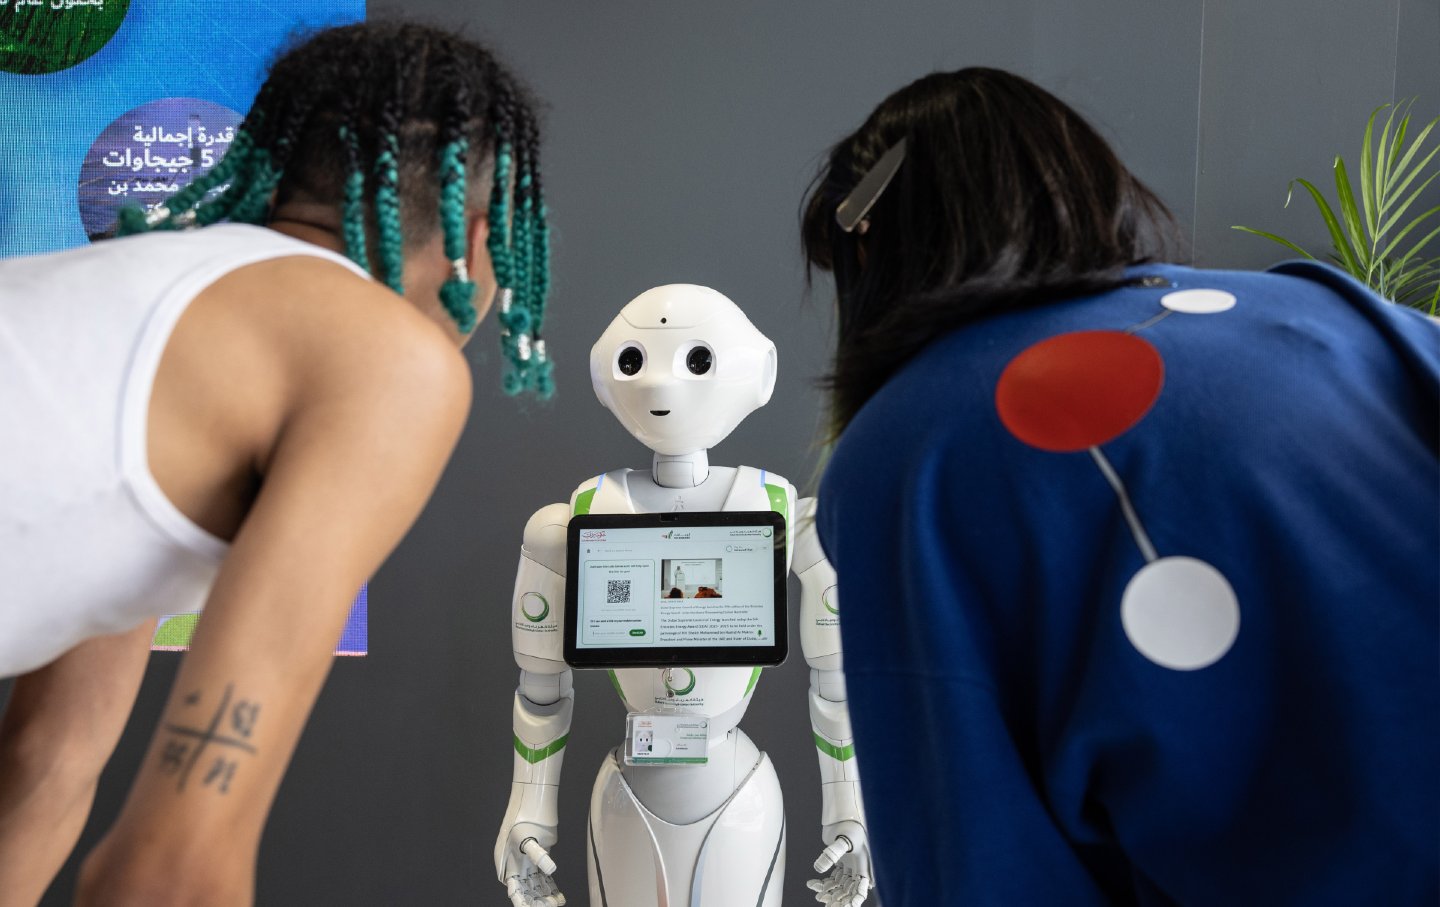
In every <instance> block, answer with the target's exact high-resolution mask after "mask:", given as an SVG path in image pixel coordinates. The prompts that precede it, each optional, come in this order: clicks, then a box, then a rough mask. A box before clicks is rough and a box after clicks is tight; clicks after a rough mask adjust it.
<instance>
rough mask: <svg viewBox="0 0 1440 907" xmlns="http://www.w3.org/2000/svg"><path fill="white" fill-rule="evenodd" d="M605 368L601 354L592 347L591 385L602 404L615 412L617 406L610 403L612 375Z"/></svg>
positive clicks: (597, 345)
mask: <svg viewBox="0 0 1440 907" xmlns="http://www.w3.org/2000/svg"><path fill="white" fill-rule="evenodd" d="M599 346H600V344H598V343H597V344H596V345H595V347H596V349H598V348H599ZM603 369H604V367H603V366H602V365H601V360H600V357H599V355H598V354H597V353H596V351H595V349H592V350H591V351H590V386H591V387H592V388H594V390H595V399H597V400H599V401H600V405H601V406H603V407H605V408H606V409H608V410H610V411H611V412H614V411H615V408H614V407H613V406H611V405H610V384H609V378H610V376H609V375H607V374H605V373H604V370H603Z"/></svg>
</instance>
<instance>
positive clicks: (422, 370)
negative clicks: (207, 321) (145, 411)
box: [206, 255, 470, 416]
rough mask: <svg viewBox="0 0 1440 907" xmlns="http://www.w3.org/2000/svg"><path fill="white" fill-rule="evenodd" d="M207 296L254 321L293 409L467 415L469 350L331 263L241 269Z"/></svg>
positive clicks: (292, 259) (282, 262) (301, 258)
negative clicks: (364, 407)
mask: <svg viewBox="0 0 1440 907" xmlns="http://www.w3.org/2000/svg"><path fill="white" fill-rule="evenodd" d="M206 293H207V295H212V294H213V295H214V296H216V297H217V298H216V299H215V300H214V305H215V307H216V308H218V309H222V310H228V311H230V312H232V313H233V314H234V315H235V316H236V320H237V321H241V322H243V324H244V327H243V330H244V331H245V332H246V333H248V334H249V335H250V336H251V337H252V338H253V340H254V342H255V344H256V346H257V347H262V348H264V349H265V350H268V351H269V352H268V354H262V357H263V358H264V359H266V360H268V361H267V362H265V363H264V366H266V367H269V368H273V369H276V370H277V372H278V374H279V375H282V376H284V377H285V378H286V379H288V380H287V381H286V382H285V383H286V384H287V385H288V387H287V390H288V391H289V394H288V396H289V397H290V402H291V403H292V405H293V406H300V405H305V404H311V403H317V402H320V401H324V400H335V399H338V398H343V399H357V398H368V399H370V400H371V402H372V403H373V404H374V405H375V406H377V407H378V408H380V411H379V412H377V415H385V416H392V415H394V414H395V413H394V410H395V409H400V410H404V411H407V412H411V413H413V414H414V415H416V416H423V415H426V414H429V415H432V416H434V415H441V414H443V413H450V414H452V415H453V414H461V415H462V416H463V413H464V412H465V411H466V410H467V409H468V407H469V402H470V371H469V367H468V365H467V364H466V362H465V359H464V357H463V356H462V355H461V353H460V351H459V349H458V348H457V347H456V345H455V344H454V343H453V342H452V341H451V340H450V338H449V337H448V336H447V335H446V334H445V332H444V331H442V330H441V329H440V327H439V326H438V325H436V324H435V323H434V322H432V321H431V320H430V319H429V318H427V317H426V316H425V315H424V314H422V313H421V312H420V311H419V310H418V309H416V308H415V307H414V306H413V305H411V304H410V303H408V302H406V301H405V300H404V299H401V298H399V297H397V296H396V295H395V294H394V293H392V292H391V291H390V290H389V289H387V288H385V287H383V286H381V285H380V284H377V283H375V282H374V281H371V280H368V279H366V278H364V277H361V276H359V275H357V274H355V273H354V272H353V271H351V270H349V269H348V268H345V267H343V266H342V265H340V264H337V263H335V262H333V261H329V260H327V259H324V258H319V257H315V256H306V255H296V256H289V257H285V258H276V259H271V260H268V261H264V262H259V263H256V264H254V265H250V266H248V267H245V268H241V269H239V270H237V271H235V272H233V273H232V274H230V275H228V276H227V277H226V278H224V279H223V280H221V281H219V282H217V283H216V284H215V286H213V287H212V288H211V289H210V290H207V291H206Z"/></svg>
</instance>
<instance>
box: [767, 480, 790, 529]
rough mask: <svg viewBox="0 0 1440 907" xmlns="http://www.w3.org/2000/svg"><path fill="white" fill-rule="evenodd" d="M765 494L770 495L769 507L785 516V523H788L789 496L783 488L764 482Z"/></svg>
mask: <svg viewBox="0 0 1440 907" xmlns="http://www.w3.org/2000/svg"><path fill="white" fill-rule="evenodd" d="M765 494H766V495H768V496H769V497H770V509H771V510H773V511H775V512H776V513H778V514H780V515H781V516H782V517H784V518H785V524H786V525H787V526H788V525H789V524H790V498H789V496H788V495H786V494H785V489H783V488H781V487H780V486H779V485H770V484H766V486H765Z"/></svg>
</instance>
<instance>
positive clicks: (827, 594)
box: [820, 586, 840, 614]
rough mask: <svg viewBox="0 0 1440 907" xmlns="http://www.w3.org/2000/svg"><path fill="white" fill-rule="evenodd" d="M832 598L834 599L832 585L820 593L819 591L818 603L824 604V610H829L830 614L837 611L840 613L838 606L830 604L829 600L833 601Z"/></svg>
mask: <svg viewBox="0 0 1440 907" xmlns="http://www.w3.org/2000/svg"><path fill="white" fill-rule="evenodd" d="M834 600H835V587H834V586H831V587H830V588H828V589H826V590H825V591H824V592H821V593H820V604H822V605H824V606H825V610H826V611H829V612H830V613H831V614H839V613H840V609H839V608H838V607H836V606H835V605H833V604H831V602H833V601H834Z"/></svg>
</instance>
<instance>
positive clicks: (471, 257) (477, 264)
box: [465, 213, 494, 279]
mask: <svg viewBox="0 0 1440 907" xmlns="http://www.w3.org/2000/svg"><path fill="white" fill-rule="evenodd" d="M489 242H490V218H488V217H486V216H485V215H484V214H480V213H475V214H473V215H471V217H470V220H469V222H468V223H466V224H465V252H466V257H467V259H468V261H467V264H468V265H469V266H470V270H471V272H472V274H473V272H475V271H477V270H481V269H483V270H484V271H485V272H491V269H492V268H493V267H494V263H493V262H491V261H490V246H489ZM472 279H473V277H472Z"/></svg>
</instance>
